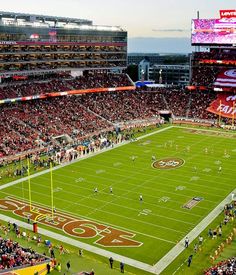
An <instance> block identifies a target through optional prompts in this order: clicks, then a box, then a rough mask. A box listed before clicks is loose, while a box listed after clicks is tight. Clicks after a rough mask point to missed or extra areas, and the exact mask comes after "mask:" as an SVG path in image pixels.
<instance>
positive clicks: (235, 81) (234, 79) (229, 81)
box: [214, 69, 236, 87]
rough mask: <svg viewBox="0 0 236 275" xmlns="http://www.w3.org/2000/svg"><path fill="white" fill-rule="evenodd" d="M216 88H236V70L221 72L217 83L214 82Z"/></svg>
mask: <svg viewBox="0 0 236 275" xmlns="http://www.w3.org/2000/svg"><path fill="white" fill-rule="evenodd" d="M214 86H215V87H236V69H231V70H223V71H221V72H220V73H219V74H218V76H217V78H216V81H215V82H214Z"/></svg>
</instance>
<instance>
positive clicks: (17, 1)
mask: <svg viewBox="0 0 236 275" xmlns="http://www.w3.org/2000/svg"><path fill="white" fill-rule="evenodd" d="M235 8H236V1H235V0H180V1H177V0H144V1H143V0H118V1H117V0H100V1H99V0H89V1H88V0H39V1H35V0H34V1H32V0H7V1H1V6H0V10H2V11H12V12H25V13H36V14H45V15H56V16H65V17H75V18H84V19H90V20H92V21H93V22H94V24H96V25H116V26H122V27H124V28H125V29H126V30H127V31H128V35H129V51H130V52H157V51H158V52H188V51H190V50H191V47H190V34H191V32H190V28H191V19H192V18H196V14H197V11H200V17H201V18H218V17H219V10H220V9H235ZM174 44H175V45H174Z"/></svg>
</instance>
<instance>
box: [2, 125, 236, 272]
mask: <svg viewBox="0 0 236 275" xmlns="http://www.w3.org/2000/svg"><path fill="white" fill-rule="evenodd" d="M171 128H182V129H197V128H190V127H182V126H177V125H176V126H169V127H166V128H163V129H160V130H157V131H154V132H152V133H149V134H146V135H143V136H141V137H139V138H137V140H142V139H144V138H147V137H149V136H152V135H155V134H157V133H161V132H164V131H166V130H169V129H171ZM201 130H203V131H212V132H217V131H214V130H208V129H201ZM129 143H130V141H124V142H122V143H120V144H117V145H115V146H114V147H113V148H107V149H104V150H101V151H98V152H95V153H91V154H89V155H86V156H83V157H81V158H79V159H77V160H74V161H72V162H69V163H64V164H61V165H58V166H56V167H54V168H53V171H54V170H58V169H61V168H63V167H66V166H69V165H71V164H73V163H77V162H79V161H82V160H84V159H87V158H91V157H93V156H96V155H99V154H102V153H105V152H108V151H110V150H113V149H115V148H119V147H121V146H124V145H126V144H129ZM49 172H50V169H47V170H44V171H41V172H38V173H36V174H34V175H31V176H30V177H25V178H21V179H18V180H15V181H12V182H9V183H6V184H3V185H2V186H0V190H3V189H5V188H8V187H11V186H14V185H16V184H18V183H21V182H23V181H26V180H28V178H30V179H31V178H35V177H38V176H40V175H44V174H46V173H49ZM232 192H234V193H236V189H235V190H232ZM231 198H232V197H231V193H230V194H229V195H228V196H227V197H226V198H225V199H224V200H223V201H222V202H221V203H220V204H219V205H218V206H216V207H215V209H213V210H212V211H211V212H210V213H209V214H208V215H207V216H206V217H205V218H204V219H203V220H202V221H201V222H200V223H199V224H198V225H197V226H196V227H195V228H194V229H193V230H191V231H190V232H189V234H187V235H186V236H188V238H189V240H190V242H191V241H193V240H194V239H195V238H197V237H198V236H199V234H200V233H201V232H202V231H203V230H205V229H206V228H207V226H208V225H209V224H210V223H211V222H212V221H213V220H214V219H215V218H216V217H217V216H218V215H219V214H220V213H221V212H222V210H223V208H224V206H225V204H227V203H230V202H231ZM0 220H3V221H6V222H8V221H11V222H15V223H17V224H18V225H19V226H21V227H23V228H26V229H29V230H32V225H29V224H27V223H25V222H22V221H19V220H17V219H13V218H11V217H8V216H5V215H2V214H0ZM38 232H39V233H40V234H42V235H45V236H48V237H51V238H53V239H57V240H60V241H62V242H65V243H69V244H71V245H73V246H75V247H79V248H82V249H84V250H87V251H90V252H92V253H95V254H98V255H101V256H104V257H107V258H109V257H113V258H114V260H116V261H123V262H124V263H125V264H127V265H130V266H133V267H135V268H138V269H141V270H144V271H147V272H150V273H153V274H161V273H162V272H163V271H164V270H165V268H166V267H167V266H168V265H170V264H171V263H172V262H173V261H174V260H175V259H176V258H177V257H178V256H179V255H180V254H181V253H182V252H183V250H185V247H184V240H185V237H186V236H185V237H184V238H183V239H182V240H181V241H180V242H179V243H178V244H176V245H175V246H174V247H173V248H172V249H171V250H170V251H169V252H168V253H167V254H166V255H165V256H163V257H162V258H161V259H160V260H159V261H158V262H157V263H156V264H155V265H153V266H152V265H148V264H146V263H143V262H140V261H137V260H134V259H131V258H128V257H125V256H121V255H119V254H116V253H113V252H109V251H107V250H104V249H101V248H98V247H95V246H93V245H89V244H86V243H83V242H80V241H77V240H75V239H72V238H69V237H66V236H64V235H61V234H58V233H54V232H51V231H49V230H46V229H43V228H38Z"/></svg>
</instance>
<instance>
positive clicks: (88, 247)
mask: <svg viewBox="0 0 236 275" xmlns="http://www.w3.org/2000/svg"><path fill="white" fill-rule="evenodd" d="M0 220H3V221H5V222H9V221H10V222H11V223H13V222H14V223H16V224H17V225H19V226H20V227H21V228H25V229H28V230H32V224H28V223H26V222H22V221H19V220H17V219H14V218H10V217H8V216H5V215H2V214H0ZM38 233H39V234H41V235H44V236H47V237H49V238H53V239H55V240H59V241H61V242H63V243H67V244H70V245H72V246H75V247H77V248H82V249H84V250H87V251H89V252H92V253H95V254H98V255H100V256H103V257H106V258H110V257H112V258H113V259H114V260H115V261H119V262H123V263H125V264H127V265H130V266H132V267H135V268H138V269H141V270H144V271H148V272H151V273H153V272H152V266H151V265H148V264H145V263H142V262H139V261H137V260H133V259H131V258H128V257H125V256H121V255H119V254H116V253H114V252H110V251H107V250H105V249H102V248H98V247H95V246H93V245H90V244H87V243H83V242H80V241H77V240H75V239H72V238H70V237H66V236H65V235H61V234H58V233H55V232H52V231H50V230H47V229H43V228H38Z"/></svg>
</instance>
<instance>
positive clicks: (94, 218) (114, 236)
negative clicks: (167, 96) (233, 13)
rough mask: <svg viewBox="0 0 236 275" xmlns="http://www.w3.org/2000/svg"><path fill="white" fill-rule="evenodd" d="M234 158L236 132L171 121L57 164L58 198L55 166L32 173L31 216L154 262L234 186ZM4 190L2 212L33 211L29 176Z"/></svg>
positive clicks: (75, 235) (88, 240) (51, 226)
mask: <svg viewBox="0 0 236 275" xmlns="http://www.w3.org/2000/svg"><path fill="white" fill-rule="evenodd" d="M153 156H155V158H156V161H155V160H154V158H153ZM235 163H236V135H233V134H230V133H227V132H222V131H207V130H203V129H198V128H195V129H191V128H181V127H173V128H168V129H165V130H164V131H162V132H159V133H156V134H153V135H150V136H148V137H146V138H143V139H140V140H137V141H134V142H131V143H129V144H127V145H124V146H121V147H118V148H114V149H113V150H109V151H107V152H104V153H101V154H98V155H95V156H92V157H90V158H87V159H84V160H81V161H78V162H74V163H72V164H71V165H68V166H65V167H62V168H60V169H57V170H55V171H53V190H54V193H53V199H54V201H53V202H52V201H51V179H50V173H46V174H43V175H41V176H38V177H35V178H33V179H31V199H32V209H33V210H34V212H33V214H32V217H31V218H33V217H37V220H38V222H39V223H42V226H43V227H47V228H49V229H50V230H52V231H55V232H58V233H60V234H62V233H63V234H66V235H69V236H70V237H71V238H75V239H77V240H80V241H82V242H85V243H88V244H91V245H93V246H97V247H100V248H103V249H105V250H108V251H112V252H115V253H117V254H120V255H124V256H127V257H129V258H132V259H135V260H138V261H141V262H144V263H147V264H149V265H153V264H155V263H156V262H157V261H158V260H160V259H161V258H162V257H163V256H164V255H165V254H166V253H167V252H168V251H169V250H170V249H171V248H172V247H174V246H175V245H176V243H177V242H178V241H179V240H181V239H182V238H183V237H184V236H185V235H186V234H188V232H190V231H191V230H192V229H193V228H194V227H195V226H196V225H197V224H198V223H199V222H200V221H201V220H202V219H203V218H204V217H205V216H206V215H207V214H208V213H209V212H210V211H211V210H212V209H213V208H215V207H216V206H217V205H218V204H219V203H220V202H221V201H222V200H223V199H224V198H225V197H226V196H227V195H228V194H229V193H230V192H232V190H234V189H235V178H236V169H235ZM96 188H97V192H94V190H95V189H96ZM111 189H112V190H111ZM111 191H112V192H111ZM140 195H141V196H142V198H143V199H142V200H140ZM0 196H1V198H2V199H3V200H2V201H1V203H2V205H3V204H5V205H7V206H6V209H5V211H1V212H4V214H6V215H9V216H12V217H16V215H17V216H18V218H19V219H22V218H21V217H22V216H27V215H28V214H27V213H29V206H28V199H29V195H28V181H25V182H22V183H18V184H16V185H14V186H11V187H9V188H5V189H3V190H1V191H0ZM4 199H5V201H4ZM52 203H53V205H55V207H56V211H55V212H54V213H53V215H54V222H52V221H50V220H49V218H48V216H49V214H50V213H51V210H50V207H51V205H52ZM9 205H11V207H10V206H9ZM7 207H8V208H7ZM34 215H35V216H34Z"/></svg>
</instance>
